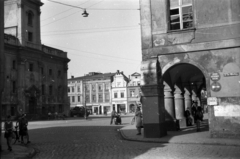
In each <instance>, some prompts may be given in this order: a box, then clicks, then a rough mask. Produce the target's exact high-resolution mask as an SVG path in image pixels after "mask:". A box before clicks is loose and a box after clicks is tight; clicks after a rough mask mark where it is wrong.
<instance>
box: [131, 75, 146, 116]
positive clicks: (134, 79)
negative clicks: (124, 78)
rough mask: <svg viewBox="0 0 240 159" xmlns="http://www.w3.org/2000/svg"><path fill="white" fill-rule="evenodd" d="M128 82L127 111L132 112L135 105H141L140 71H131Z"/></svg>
mask: <svg viewBox="0 0 240 159" xmlns="http://www.w3.org/2000/svg"><path fill="white" fill-rule="evenodd" d="M129 80H130V81H129V83H128V86H127V98H128V99H127V101H128V108H129V111H128V112H129V113H134V112H135V110H136V107H137V106H141V105H142V104H141V102H140V97H141V90H140V84H141V74H140V73H137V72H135V73H133V74H131V75H130V77H129Z"/></svg>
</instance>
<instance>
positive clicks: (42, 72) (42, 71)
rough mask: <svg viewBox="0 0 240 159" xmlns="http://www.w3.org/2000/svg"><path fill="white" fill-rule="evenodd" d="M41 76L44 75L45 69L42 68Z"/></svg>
mask: <svg viewBox="0 0 240 159" xmlns="http://www.w3.org/2000/svg"><path fill="white" fill-rule="evenodd" d="M41 74H42V75H43V74H44V69H43V67H41Z"/></svg>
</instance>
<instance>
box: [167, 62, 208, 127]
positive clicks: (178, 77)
mask: <svg viewBox="0 0 240 159" xmlns="http://www.w3.org/2000/svg"><path fill="white" fill-rule="evenodd" d="M163 84H164V103H165V104H164V105H165V120H166V122H168V123H169V124H167V125H168V126H169V127H167V129H168V130H178V129H179V128H185V127H187V126H188V125H189V123H188V118H186V110H187V109H190V111H191V110H192V104H193V102H195V103H196V104H197V106H200V107H202V109H203V110H205V112H206V108H207V93H206V92H207V89H206V88H207V87H206V78H205V76H204V74H203V72H202V71H201V70H200V69H199V68H198V67H196V66H194V65H192V64H189V63H181V64H177V65H173V66H172V67H170V68H168V69H167V70H166V71H165V72H164V73H163ZM191 113H192V112H191ZM193 123H194V116H193Z"/></svg>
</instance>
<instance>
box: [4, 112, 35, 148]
mask: <svg viewBox="0 0 240 159" xmlns="http://www.w3.org/2000/svg"><path fill="white" fill-rule="evenodd" d="M17 129H19V136H20V137H19V136H18V133H16V134H15V133H14V127H13V122H12V120H11V116H10V115H8V116H7V118H6V121H5V122H4V131H5V133H4V137H5V138H6V141H7V146H8V150H9V151H12V139H13V137H16V139H17V140H18V141H19V142H20V139H21V143H23V136H26V137H27V143H30V141H29V134H28V120H27V118H26V114H22V115H21V116H20V117H19V119H18V120H17V122H16V125H15V132H17Z"/></svg>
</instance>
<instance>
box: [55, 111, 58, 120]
mask: <svg viewBox="0 0 240 159" xmlns="http://www.w3.org/2000/svg"><path fill="white" fill-rule="evenodd" d="M55 119H56V120H57V119H58V112H57V111H56V112H55Z"/></svg>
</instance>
